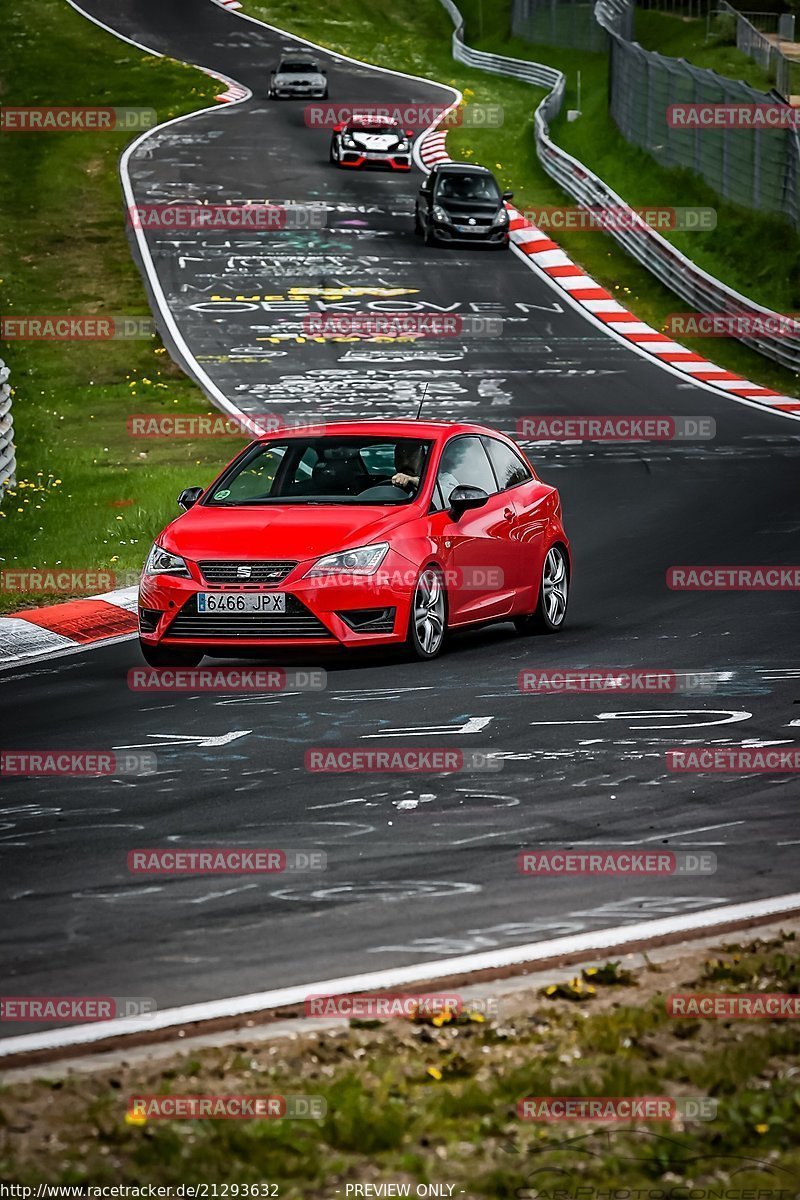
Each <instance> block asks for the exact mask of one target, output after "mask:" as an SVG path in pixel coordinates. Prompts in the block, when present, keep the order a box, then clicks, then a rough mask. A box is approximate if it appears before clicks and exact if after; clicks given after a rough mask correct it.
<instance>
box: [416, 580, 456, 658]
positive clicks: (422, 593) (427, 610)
mask: <svg viewBox="0 0 800 1200" xmlns="http://www.w3.org/2000/svg"><path fill="white" fill-rule="evenodd" d="M446 638H447V592H446V590H445V586H444V578H443V576H442V572H441V571H440V570H439V568H438V567H437V566H435V565H434V564H433V563H429V564H428V566H427V567H425V568H424V570H423V571H422V572H421V573H420V577H419V579H418V580H417V584H416V587H415V588H414V595H413V597H412V600H411V613H410V616H409V618H408V637H407V639H406V645H407V647H408V651H409V653H410V654H411V655H412V656H413V657H414V658H417V659H430V658H436V656H437V655H438V654H441V652H442V650H443V649H444V644H445V641H446Z"/></svg>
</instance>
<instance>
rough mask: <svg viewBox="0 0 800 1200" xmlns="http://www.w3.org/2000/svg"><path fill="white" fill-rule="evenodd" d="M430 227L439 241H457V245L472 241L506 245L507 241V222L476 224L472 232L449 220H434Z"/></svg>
mask: <svg viewBox="0 0 800 1200" xmlns="http://www.w3.org/2000/svg"><path fill="white" fill-rule="evenodd" d="M431 228H432V229H433V234H434V237H437V238H438V239H439V241H440V242H458V243H459V245H468V244H471V243H473V242H479V243H486V242H488V243H490V244H492V245H508V242H509V236H508V233H509V230H508V223H506V224H505V225H485V226H476V227H475V232H474V233H472V232H471V233H466V232H464V230H463V229H459V228H458V227H457V226H456V225H454V224H452V223H450V222H448V223H447V224H445V223H444V222H440V221H434V222H433V224H432V226H431Z"/></svg>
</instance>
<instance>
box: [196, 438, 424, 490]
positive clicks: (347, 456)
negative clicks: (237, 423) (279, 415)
mask: <svg viewBox="0 0 800 1200" xmlns="http://www.w3.org/2000/svg"><path fill="white" fill-rule="evenodd" d="M430 447H431V443H430V442H425V441H422V440H421V439H419V438H396V439H394V438H385V437H383V438H382V437H366V436H364V437H325V438H311V437H310V438H292V439H291V440H287V441H283V442H281V441H275V442H260V443H259V444H258V445H255V446H251V447H250V449H249V450H247V451H245V453H244V455H243V456H242V457H241V458H240V459H239V460H238V461H236V462H234V463H233V464H232V465H231V467H230V468H229V470H228V471H226V472H225V474H224V475H223V476H222V477H221V478H220V479H219V480H218V481H217V483H216V485H215V486H214V488H213V490H212V492H211V495H210V496H209V498H208V500H206V501H204V503H205V504H209V505H212V506H225V505H227V506H231V505H238V504H248V505H251V504H381V505H383V504H408V503H409V502H410V501H411V500H413V499H414V497H415V496H416V495H417V494H418V492H419V488H420V484H421V482H422V479H423V477H424V474H425V465H426V463H427V461H428V456H429V451H430Z"/></svg>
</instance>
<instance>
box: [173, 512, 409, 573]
mask: <svg viewBox="0 0 800 1200" xmlns="http://www.w3.org/2000/svg"><path fill="white" fill-rule="evenodd" d="M412 515H413V516H418V515H419V514H418V512H417V511H416V508H415V506H405V505H403V507H402V508H401V507H394V506H393V507H388V508H386V507H384V508H378V507H373V506H372V505H370V506H369V507H368V508H367V507H364V508H359V507H357V506H356V505H352V506H350V505H319V506H318V505H297V504H295V505H264V506H263V507H247V506H242V507H237V508H204V507H202V506H201V505H199V504H198V505H196V506H195V507H194V508H191V509H190V510H189V512H187V513H184V514H183V515H182V516H180V517H178V518H177V519H176V520H175V521H173V523H172V524H171V525H169V526H167V528H166V529H165V530H164V533H163V534H162V536H161V537H160V538H159V542H160V543H161V545H162V546H164V548H165V549H166V550H171V551H172V552H173V554H180V555H181V556H182V557H183V558H189V559H192V560H193V561H194V562H197V560H198V559H205V558H225V559H254V558H266V559H270V558H283V559H287V558H288V559H296V560H297V561H298V562H302V560H303V559H306V558H319V557H320V555H322V554H331V553H333V552H334V551H336V550H347V549H350V548H351V547H355V546H366V545H369V544H370V543H371V542H379V541H383V540H386V539H387V537H388V535H389V534H390V533H391V532H392V530H394V529H396V528H397V527H398V526H399V525H404V524H405V523H406V522H407V521H408V520H409V519H410V518H411V517H412Z"/></svg>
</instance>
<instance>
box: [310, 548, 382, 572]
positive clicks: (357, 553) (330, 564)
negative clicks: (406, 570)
mask: <svg viewBox="0 0 800 1200" xmlns="http://www.w3.org/2000/svg"><path fill="white" fill-rule="evenodd" d="M388 553H389V543H388V542H380V543H379V544H378V545H377V546H359V547H358V549H357V550H343V551H342V553H341V554H326V555H325V557H324V558H318V559H317V561H316V562H315V563H314V565H313V566H312V567H311V568H310V569H309V570H308V571H306V578H307V579H308V578H314V577H315V576H319V575H374V574H375V572H376V571H377V569H378V567H379V566H380V565H381V563H382V562H383V560H384V559H385V558H386V555H387V554H388Z"/></svg>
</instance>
